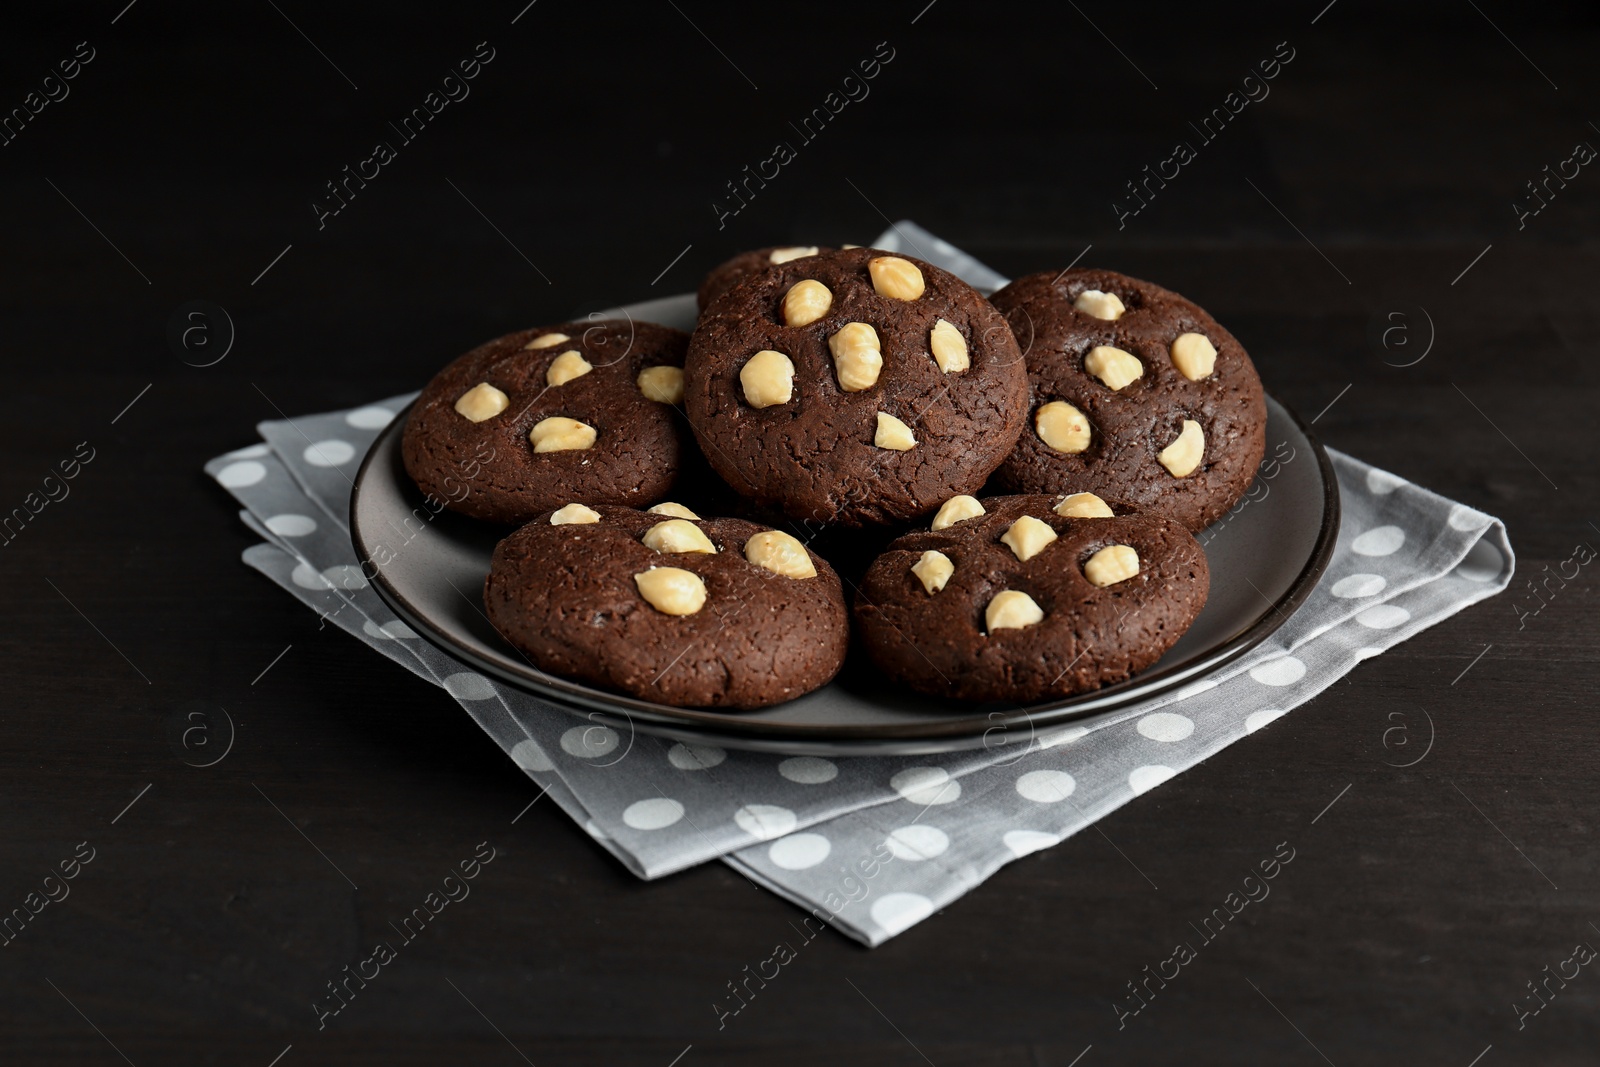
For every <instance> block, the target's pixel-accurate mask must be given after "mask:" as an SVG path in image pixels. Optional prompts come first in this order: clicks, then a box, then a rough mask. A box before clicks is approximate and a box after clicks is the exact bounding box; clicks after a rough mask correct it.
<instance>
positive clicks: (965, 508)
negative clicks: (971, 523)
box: [929, 493, 983, 530]
mask: <svg viewBox="0 0 1600 1067" xmlns="http://www.w3.org/2000/svg"><path fill="white" fill-rule="evenodd" d="M982 514H983V505H982V504H980V503H978V498H977V497H971V496H967V495H966V494H965V493H963V494H961V495H960V496H953V497H951V498H950V499H949V500H946V501H945V502H944V503H943V504H941V505H939V511H938V514H936V515H934V517H933V523H932V525H931V526H930V527H929V528H930V529H934V530H943V529H944V528H945V527H947V526H954V525H955V524H956V523H958V522H966V521H967V520H968V519H975V518H977V517H978V516H979V515H982Z"/></svg>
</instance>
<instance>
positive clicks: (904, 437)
mask: <svg viewBox="0 0 1600 1067" xmlns="http://www.w3.org/2000/svg"><path fill="white" fill-rule="evenodd" d="M872 443H873V444H875V445H877V446H878V447H879V448H892V449H894V450H895V451H896V452H904V451H905V450H906V449H908V448H915V447H916V445H917V439H916V438H915V437H914V436H912V434H911V427H909V426H907V425H906V424H905V423H903V422H901V421H900V420H899V419H897V418H895V417H894V416H893V415H890V414H887V413H886V412H882V411H880V412H878V429H877V432H876V433H874V434H873V435H872Z"/></svg>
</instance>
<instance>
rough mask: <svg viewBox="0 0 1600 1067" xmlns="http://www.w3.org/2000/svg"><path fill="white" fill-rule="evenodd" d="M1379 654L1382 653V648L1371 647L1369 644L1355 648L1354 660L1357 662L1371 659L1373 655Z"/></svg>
mask: <svg viewBox="0 0 1600 1067" xmlns="http://www.w3.org/2000/svg"><path fill="white" fill-rule="evenodd" d="M1381 655H1383V649H1381V648H1372V647H1370V646H1369V647H1367V648H1358V649H1356V660H1357V661H1358V662H1359V661H1360V660H1364V659H1371V658H1372V657H1373V656H1381Z"/></svg>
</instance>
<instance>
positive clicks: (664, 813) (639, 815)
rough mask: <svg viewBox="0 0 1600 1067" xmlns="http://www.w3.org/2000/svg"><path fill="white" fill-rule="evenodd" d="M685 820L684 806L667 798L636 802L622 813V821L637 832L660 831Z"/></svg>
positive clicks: (653, 798)
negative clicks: (682, 819) (680, 820)
mask: <svg viewBox="0 0 1600 1067" xmlns="http://www.w3.org/2000/svg"><path fill="white" fill-rule="evenodd" d="M681 818H683V805H682V804H679V803H678V802H677V801H676V800H669V799H668V798H666V797H652V798H651V799H649V800H636V801H634V802H633V803H632V804H629V805H628V807H627V809H626V810H624V811H623V813H622V821H623V822H625V823H627V824H628V825H629V826H631V827H633V828H634V829H635V830H660V829H661V828H662V827H666V826H671V825H672V824H673V823H675V822H677V821H678V820H679V819H681Z"/></svg>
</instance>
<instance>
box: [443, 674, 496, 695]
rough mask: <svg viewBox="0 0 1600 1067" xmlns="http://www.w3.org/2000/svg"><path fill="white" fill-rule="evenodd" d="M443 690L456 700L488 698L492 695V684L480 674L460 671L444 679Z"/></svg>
mask: <svg viewBox="0 0 1600 1067" xmlns="http://www.w3.org/2000/svg"><path fill="white" fill-rule="evenodd" d="M444 689H445V692H447V693H449V694H450V695H451V696H453V697H455V698H456V699H457V700H488V699H489V698H490V697H492V696H494V685H493V683H491V682H490V681H489V679H487V678H485V677H484V676H483V675H481V674H474V673H473V672H472V671H462V672H461V673H460V674H452V675H450V676H449V677H448V678H446V679H445V680H444Z"/></svg>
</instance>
